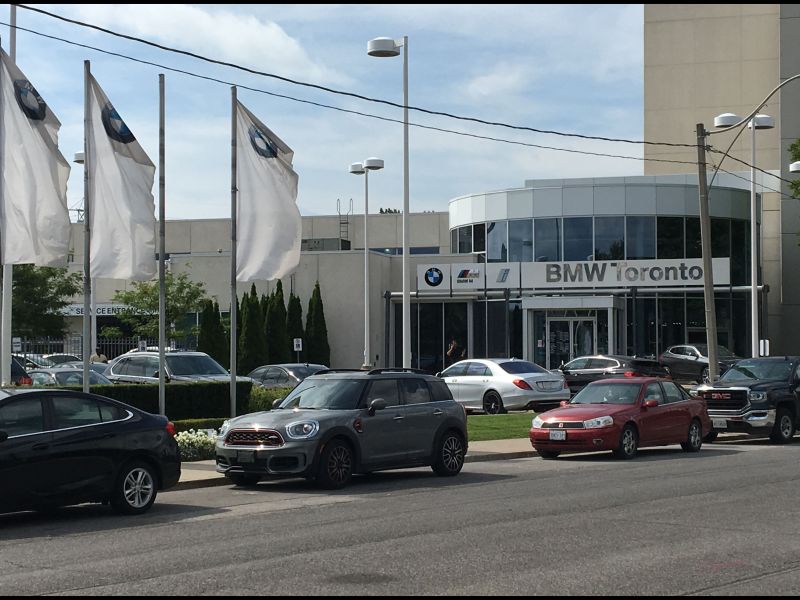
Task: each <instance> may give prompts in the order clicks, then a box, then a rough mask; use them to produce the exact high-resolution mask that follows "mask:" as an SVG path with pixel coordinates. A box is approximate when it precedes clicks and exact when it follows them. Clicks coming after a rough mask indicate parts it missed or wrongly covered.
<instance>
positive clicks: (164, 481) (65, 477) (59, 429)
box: [0, 389, 181, 514]
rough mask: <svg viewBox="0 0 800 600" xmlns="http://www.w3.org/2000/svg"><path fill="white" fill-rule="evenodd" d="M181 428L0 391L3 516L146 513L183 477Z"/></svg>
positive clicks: (35, 394)
mask: <svg viewBox="0 0 800 600" xmlns="http://www.w3.org/2000/svg"><path fill="white" fill-rule="evenodd" d="M174 435H175V426H174V425H173V424H172V423H170V422H169V421H168V420H167V418H166V417H163V416H160V415H151V414H149V413H146V412H143V411H141V410H139V409H137V408H134V407H132V406H128V405H127V404H123V403H122V402H117V401H116V400H112V399H110V398H105V397H103V396H98V395H95V394H84V393H81V392H73V391H67V390H40V389H39V390H37V389H26V390H0V489H1V490H3V492H2V494H0V511H2V512H9V511H17V510H28V509H39V510H47V509H51V508H53V507H56V506H64V505H68V504H79V503H82V502H109V503H110V504H111V506H112V507H113V508H114V509H115V510H117V511H118V512H122V513H127V514H140V513H143V512H145V511H147V510H148V509H149V508H150V507H151V506H152V505H153V502H154V501H155V499H156V495H157V493H158V491H159V490H165V489H167V488H170V487H172V486H174V485H175V484H176V483H177V482H178V479H179V478H180V474H181V462H180V453H179V450H178V444H177V442H176V441H175V437H174Z"/></svg>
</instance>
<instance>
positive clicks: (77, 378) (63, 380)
mask: <svg viewBox="0 0 800 600" xmlns="http://www.w3.org/2000/svg"><path fill="white" fill-rule="evenodd" d="M28 375H29V376H30V378H31V379H32V380H33V385H37V386H38V385H83V370H78V369H73V368H72V367H61V368H59V367H53V368H51V369H37V370H34V371H29V372H28ZM112 383H113V382H112V381H111V380H110V379H108V378H107V377H105V376H103V375H101V374H100V373H96V372H95V371H91V370H90V371H89V385H111V384H112Z"/></svg>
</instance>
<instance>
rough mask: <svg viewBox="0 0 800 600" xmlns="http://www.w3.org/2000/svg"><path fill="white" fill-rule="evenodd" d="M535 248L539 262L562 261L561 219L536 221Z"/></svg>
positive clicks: (534, 229) (534, 232)
mask: <svg viewBox="0 0 800 600" xmlns="http://www.w3.org/2000/svg"><path fill="white" fill-rule="evenodd" d="M533 247H534V251H533V255H534V257H535V258H534V260H536V261H537V262H548V261H557V260H561V219H534V221H533Z"/></svg>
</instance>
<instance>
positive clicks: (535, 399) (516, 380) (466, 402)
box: [439, 358, 570, 415]
mask: <svg viewBox="0 0 800 600" xmlns="http://www.w3.org/2000/svg"><path fill="white" fill-rule="evenodd" d="M439 377H441V378H442V379H444V381H445V383H447V386H448V387H449V388H450V391H451V392H452V394H453V398H455V399H456V401H457V402H458V403H459V404H461V405H462V406H463V407H464V408H465V409H466V410H468V411H473V410H475V411H483V412H485V413H487V414H491V415H494V414H497V413H503V412H506V411H507V410H535V411H537V412H542V411H543V410H549V409H551V408H555V407H557V406H559V404H560V403H561V401H562V400H569V396H570V393H569V387H568V386H567V383H566V381H565V379H564V376H563V375H560V374H555V373H552V372H550V371H548V370H547V369H543V368H542V367H540V366H539V365H537V364H534V363H532V362H528V361H526V360H519V359H516V358H473V359H470V360H462V361H459V362H457V363H455V364H453V365H451V366H450V367H448V368H447V369H445V370H444V371H442V372H441V373H439Z"/></svg>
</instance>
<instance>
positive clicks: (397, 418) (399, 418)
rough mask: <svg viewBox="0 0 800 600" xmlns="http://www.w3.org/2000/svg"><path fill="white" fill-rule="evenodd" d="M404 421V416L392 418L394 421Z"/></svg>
mask: <svg viewBox="0 0 800 600" xmlns="http://www.w3.org/2000/svg"><path fill="white" fill-rule="evenodd" d="M403 419H405V417H404V416H403V415H397V416H396V417H392V420H394V421H402V420H403Z"/></svg>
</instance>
